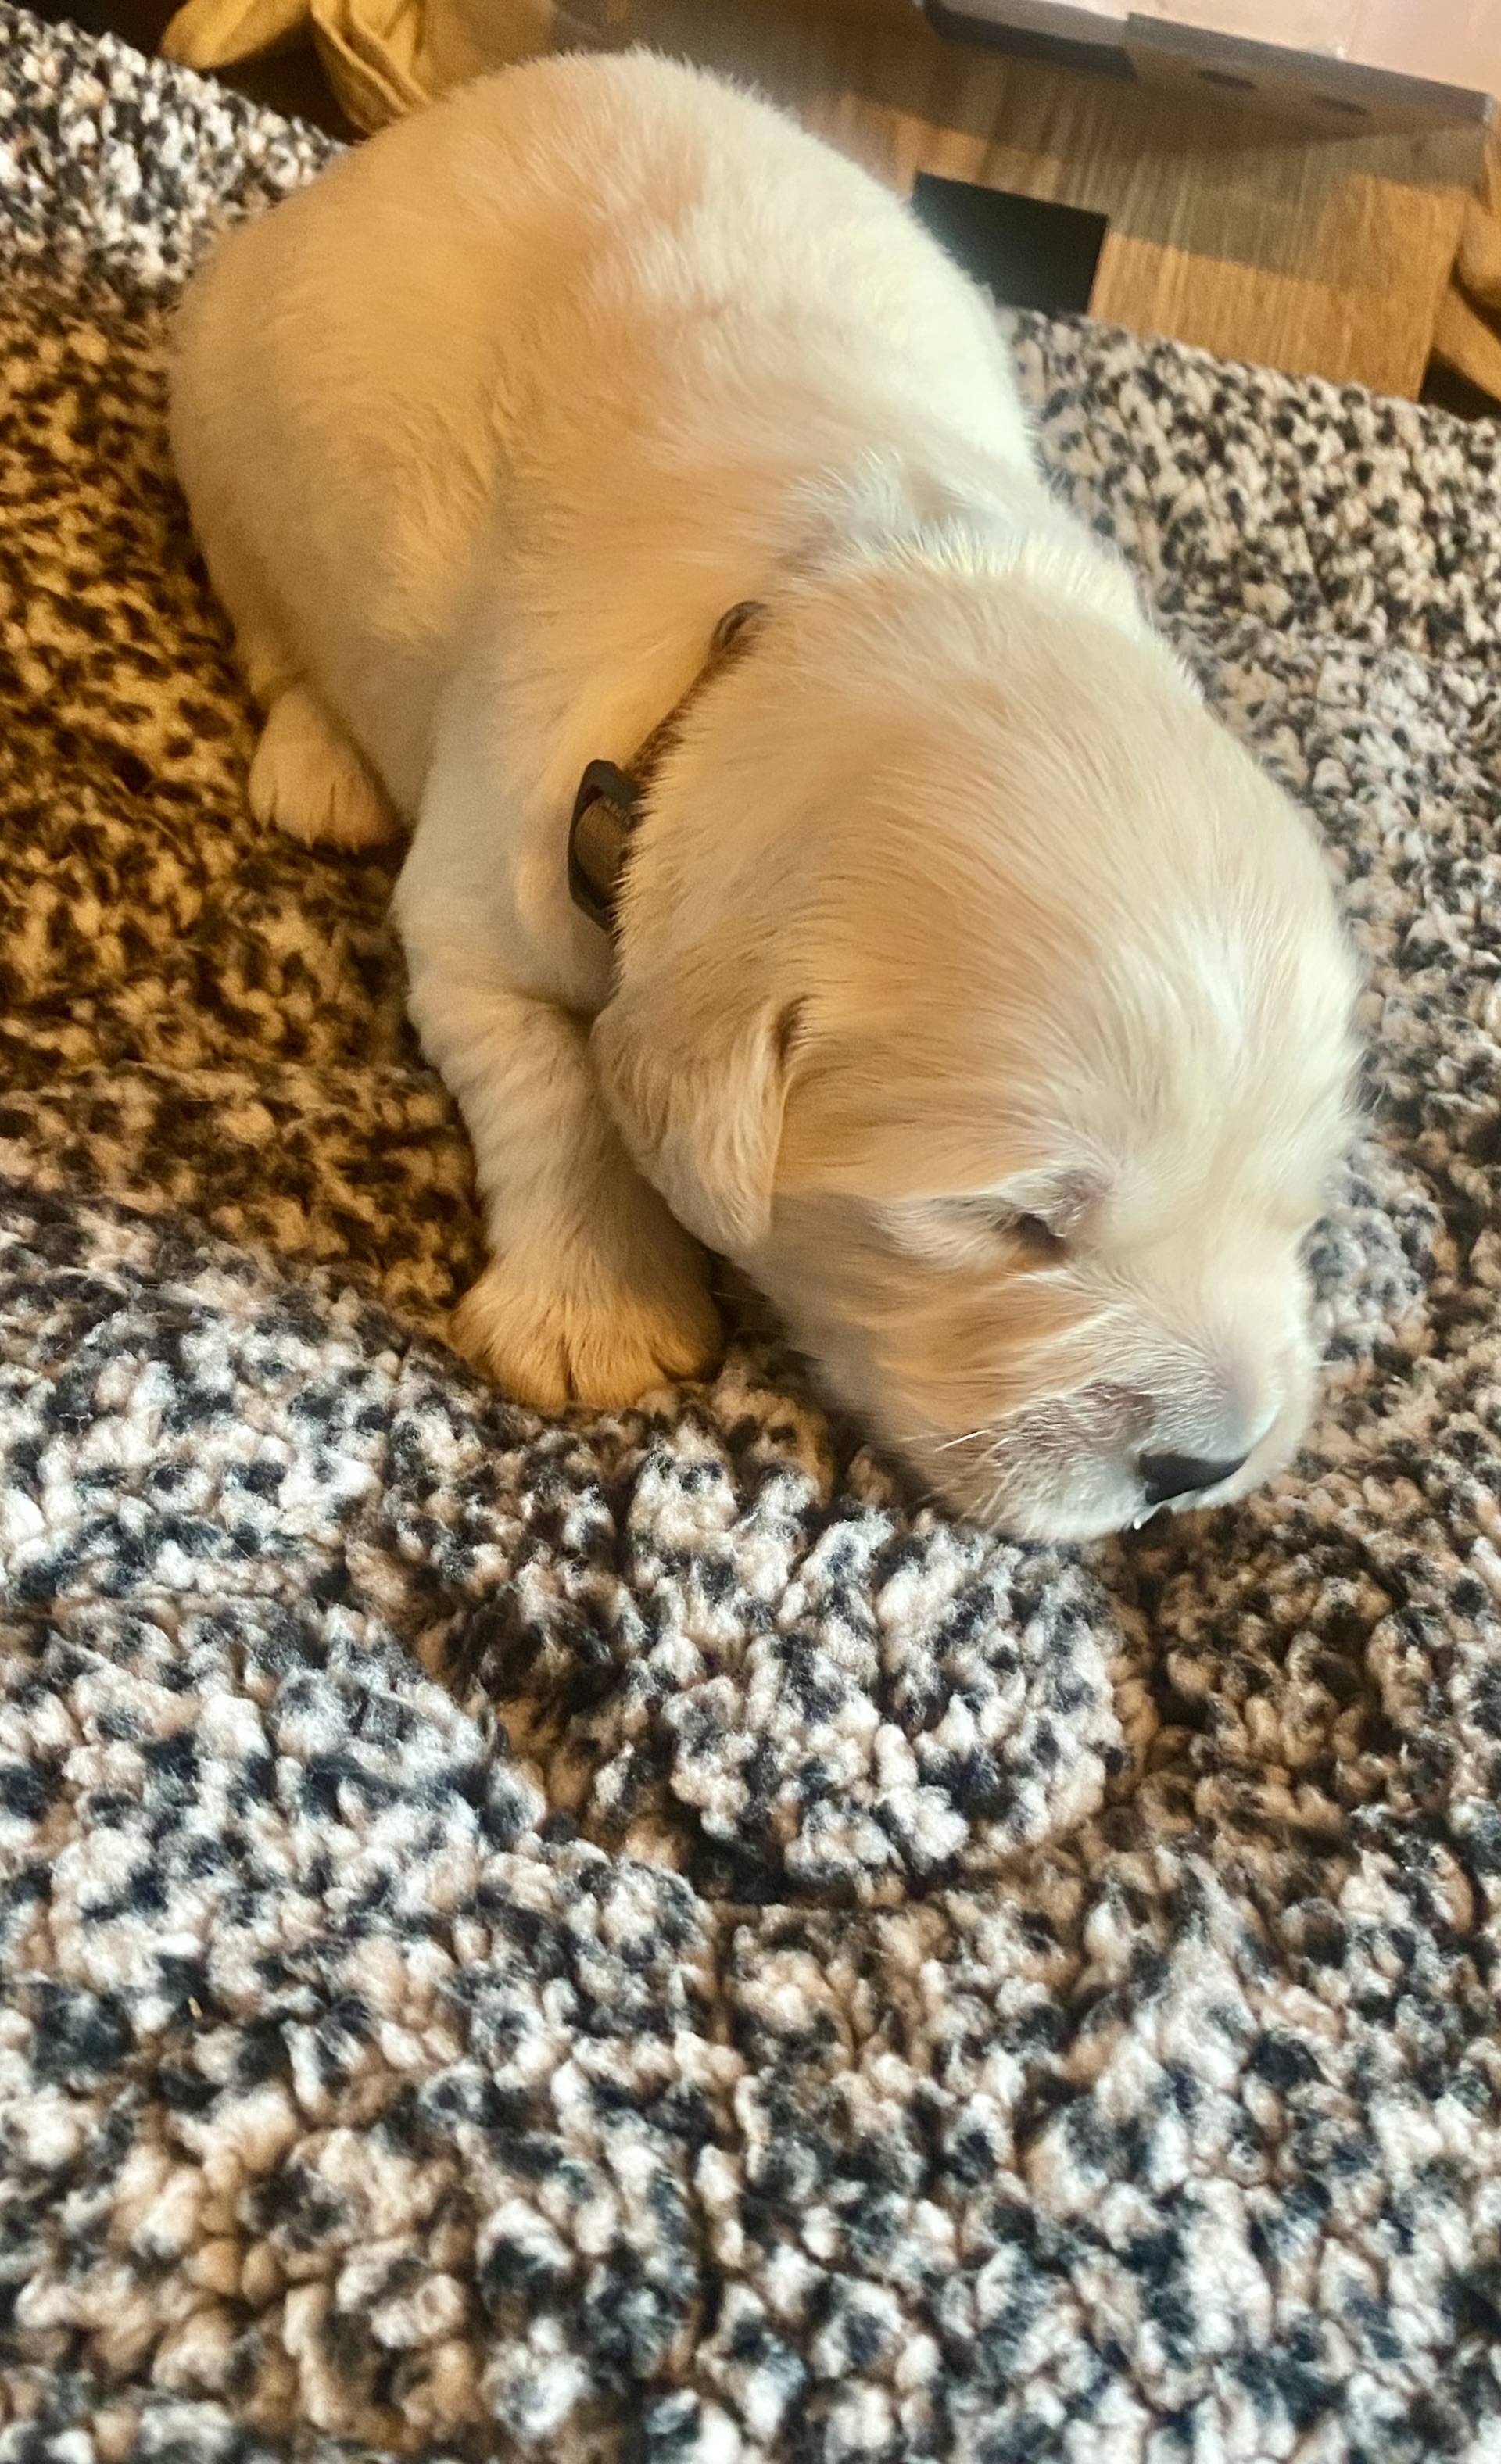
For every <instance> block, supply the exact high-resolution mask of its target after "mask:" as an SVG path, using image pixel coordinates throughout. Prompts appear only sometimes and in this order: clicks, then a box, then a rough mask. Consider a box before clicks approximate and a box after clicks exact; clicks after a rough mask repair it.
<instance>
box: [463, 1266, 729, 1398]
mask: <svg viewBox="0 0 1501 2464" xmlns="http://www.w3.org/2000/svg"><path fill="white" fill-rule="evenodd" d="M449 1333H450V1339H451V1341H452V1342H453V1347H454V1350H455V1351H457V1352H460V1353H463V1355H464V1357H465V1359H466V1360H468V1361H471V1362H472V1363H473V1365H474V1366H475V1368H476V1369H477V1370H479V1371H480V1372H481V1374H482V1375H485V1376H486V1377H493V1378H494V1380H495V1382H496V1384H497V1386H500V1387H503V1388H504V1390H505V1392H506V1393H507V1394H508V1395H510V1396H511V1397H514V1399H515V1400H516V1401H517V1402H519V1403H529V1404H531V1405H532V1406H533V1407H534V1409H536V1410H538V1411H541V1412H561V1411H562V1410H563V1408H564V1406H565V1405H567V1404H569V1403H585V1404H587V1405H588V1406H590V1408H591V1409H593V1410H595V1411H602V1412H603V1411H618V1410H621V1409H622V1408H624V1406H625V1405H627V1404H629V1403H635V1402H639V1400H640V1398H641V1397H642V1396H643V1395H649V1394H650V1393H651V1390H652V1389H653V1387H657V1386H671V1385H674V1384H676V1383H677V1382H678V1380H680V1379H682V1378H687V1377H698V1376H701V1375H703V1374H704V1372H705V1371H706V1370H708V1369H710V1368H712V1367H713V1365H714V1363H715V1361H716V1360H717V1358H718V1355H719V1350H720V1341H721V1338H720V1331H719V1320H718V1313H717V1310H716V1309H715V1306H714V1303H713V1301H712V1300H711V1299H710V1298H709V1294H708V1291H707V1289H706V1288H705V1285H704V1280H703V1274H702V1270H701V1269H695V1271H693V1272H685V1274H684V1275H683V1277H682V1278H681V1280H680V1282H679V1283H678V1284H677V1285H676V1286H674V1287H673V1289H672V1290H671V1291H670V1292H669V1291H665V1290H663V1289H661V1288H656V1289H653V1290H652V1291H651V1292H649V1293H640V1292H630V1291H622V1292H618V1293H616V1294H615V1295H614V1296H613V1298H612V1299H611V1300H610V1301H608V1302H607V1303H605V1304H595V1303H593V1302H590V1301H585V1300H584V1299H581V1298H580V1296H579V1292H578V1289H577V1287H572V1288H570V1287H566V1286H565V1285H564V1282H563V1276H562V1274H561V1273H560V1275H559V1276H558V1277H557V1278H555V1279H552V1280H550V1281H548V1282H546V1283H543V1282H541V1281H540V1280H538V1279H535V1278H531V1277H528V1276H526V1275H525V1274H523V1273H519V1272H518V1271H517V1270H516V1268H515V1267H514V1266H513V1265H511V1264H510V1263H509V1262H507V1263H505V1264H501V1265H494V1266H491V1267H489V1268H487V1270H486V1272H485V1273H484V1274H483V1275H481V1277H480V1279H479V1281H478V1283H477V1284H475V1286H474V1287H473V1288H472V1289H471V1290H470V1291H468V1292H467V1293H466V1294H465V1296H464V1298H463V1300H462V1301H461V1302H460V1303H459V1305H458V1308H457V1309H455V1310H454V1312H453V1317H452V1319H451V1320H450V1322H449Z"/></svg>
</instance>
